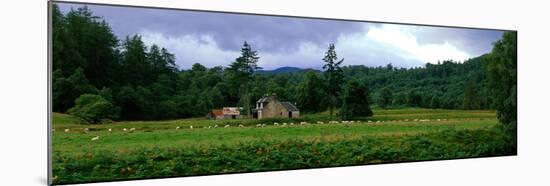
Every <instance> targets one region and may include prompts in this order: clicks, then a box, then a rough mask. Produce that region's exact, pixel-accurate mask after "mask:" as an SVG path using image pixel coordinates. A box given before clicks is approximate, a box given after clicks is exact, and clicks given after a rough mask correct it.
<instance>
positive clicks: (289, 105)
mask: <svg viewBox="0 0 550 186" xmlns="http://www.w3.org/2000/svg"><path fill="white" fill-rule="evenodd" d="M281 105H283V107H285V109H286V110H288V111H290V112H294V111H300V110H298V108H297V107H296V106H295V105H294V104H292V103H290V102H288V101H285V102H281Z"/></svg>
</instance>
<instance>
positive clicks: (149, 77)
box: [52, 5, 516, 123]
mask: <svg viewBox="0 0 550 186" xmlns="http://www.w3.org/2000/svg"><path fill="white" fill-rule="evenodd" d="M52 16H53V19H52V22H53V32H52V40H53V48H52V53H53V74H52V79H53V110H54V111H55V112H69V113H71V112H73V113H78V112H81V111H82V110H86V109H89V108H85V107H84V106H83V105H86V104H94V105H95V106H96V107H99V108H103V109H99V110H97V111H94V112H97V113H95V114H100V115H102V116H103V117H105V118H109V119H113V120H160V119H172V118H186V117H197V116H204V115H205V114H206V113H207V112H208V111H209V110H210V109H212V108H221V107H224V106H241V107H244V108H245V110H246V111H247V112H246V113H249V111H250V109H249V107H250V105H253V103H254V102H255V100H257V99H259V98H261V97H262V96H264V95H267V94H273V93H275V94H276V95H277V96H278V97H280V99H283V100H288V101H291V102H294V103H296V104H297V106H298V107H299V108H300V110H301V112H304V113H314V112H320V111H325V110H327V109H328V108H331V110H332V108H333V107H336V108H340V107H342V109H343V110H344V111H343V112H342V113H343V115H349V114H351V115H353V113H346V111H350V109H349V108H350V107H353V105H354V104H352V103H353V102H354V100H358V102H364V103H365V104H367V106H368V103H370V104H371V106H377V107H382V108H392V107H429V108H445V109H497V110H499V118H511V117H512V118H511V119H508V121H512V120H513V121H514V122H515V109H516V107H515V105H516V101H515V91H516V90H515V89H516V87H515V85H516V84H515V83H516V75H515V69H516V61H515V60H516V58H515V42H516V40H515V37H516V36H515V32H507V33H505V34H504V38H503V40H501V41H499V42H497V43H495V49H493V52H492V53H490V54H486V55H482V56H479V57H476V58H472V59H469V60H467V61H464V62H455V61H441V62H435V63H433V64H431V63H427V64H426V65H425V66H423V67H415V68H397V67H393V66H392V65H391V64H388V65H387V66H381V67H367V66H349V65H346V62H345V61H343V59H341V60H338V57H337V56H336V53H335V50H334V48H335V47H334V45H331V46H329V48H328V51H327V53H325V54H319V63H323V64H325V66H324V68H323V70H311V69H303V70H297V71H290V72H278V73H266V72H265V71H259V70H260V69H261V67H259V66H257V62H258V61H259V60H261V51H254V50H253V48H252V47H253V46H252V45H251V44H248V43H246V42H245V41H243V43H244V44H243V47H242V48H241V56H235V58H236V59H235V61H227V64H228V66H227V67H222V66H217V67H212V68H207V67H205V66H203V65H201V64H200V63H195V64H193V65H192V68H191V69H179V68H178V66H177V65H176V63H175V61H176V59H175V56H174V55H173V54H171V53H170V52H169V51H168V50H166V49H165V48H162V47H160V46H157V45H151V46H147V45H146V44H145V43H144V42H143V41H142V40H141V37H140V36H139V35H133V36H126V37H125V38H122V39H121V38H117V37H116V36H115V35H114V33H113V32H112V30H111V28H110V27H109V25H108V23H107V22H105V21H104V20H103V19H102V18H100V17H97V16H95V15H93V13H92V12H91V11H90V9H88V8H86V7H82V8H78V9H74V10H71V11H69V12H68V13H66V14H63V13H61V11H60V10H59V8H58V7H57V6H55V5H54V6H53V13H52ZM507 37H509V38H507ZM510 47H513V49H511V48H510ZM511 50H513V51H511ZM188 55H193V54H188ZM512 56H513V60H512V61H510V58H511V57H512ZM323 57H324V58H323ZM344 57H345V56H344ZM499 60H500V61H508V62H507V63H500V62H499ZM185 62H186V61H183V63H185ZM260 72H262V73H260ZM505 77H508V78H505ZM353 94H360V95H353ZM327 98H329V99H327ZM362 98H364V100H362ZM504 102H507V103H508V102H511V103H509V104H507V105H506V106H504V105H503V103H504ZM365 104H361V105H362V106H364V105H365ZM361 105H359V106H361ZM367 109H368V108H367ZM510 109H511V110H510ZM352 110H353V109H352ZM502 110H507V111H506V114H503V112H501V111H502ZM368 111H370V109H368ZM512 111H513V113H511V112H512ZM370 114H372V113H370ZM367 115H368V113H367ZM97 119H98V118H96V119H90V120H88V122H90V123H97V122H99V120H97ZM501 120H502V119H501Z"/></svg>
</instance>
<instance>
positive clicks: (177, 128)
mask: <svg viewBox="0 0 550 186" xmlns="http://www.w3.org/2000/svg"><path fill="white" fill-rule="evenodd" d="M125 129H126V128H125ZM179 129H180V126H177V127H176V130H179ZM125 131H126V130H125Z"/></svg>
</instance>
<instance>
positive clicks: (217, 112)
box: [212, 109, 223, 116]
mask: <svg viewBox="0 0 550 186" xmlns="http://www.w3.org/2000/svg"><path fill="white" fill-rule="evenodd" d="M212 115H214V116H223V110H222V109H212Z"/></svg>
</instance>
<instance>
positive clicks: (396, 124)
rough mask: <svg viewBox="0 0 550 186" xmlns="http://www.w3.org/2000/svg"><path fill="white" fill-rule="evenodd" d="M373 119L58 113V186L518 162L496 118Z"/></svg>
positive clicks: (478, 114) (400, 114)
mask: <svg viewBox="0 0 550 186" xmlns="http://www.w3.org/2000/svg"><path fill="white" fill-rule="evenodd" d="M373 112H374V116H373V117H369V118H364V119H360V120H353V121H346V122H342V121H338V120H336V119H334V120H332V119H331V117H330V116H329V115H328V114H327V113H319V114H310V115H307V114H306V115H304V116H303V117H301V118H296V119H292V120H291V119H266V120H251V119H236V120H208V119H205V118H192V119H180V120H167V121H122V122H111V123H105V124H98V125H84V124H79V121H78V120H77V119H76V118H74V117H72V116H70V115H66V114H60V113H53V135H52V136H53V140H52V142H53V175H54V183H57V184H63V183H80V182H90V181H91V182H93V181H105V180H127V179H141V178H160V177H173V176H189V175H205V174H220V173H237V172H251V171H268V170H285V169H300V168H312V167H331V166H346V165H363V164H379V163H389V162H408V161H422V160H439V159H455V158H472V157H485V156H500V155H513V154H515V153H516V150H515V145H514V144H513V143H512V141H513V140H512V139H510V138H509V136H507V135H506V133H505V132H503V130H502V129H501V124H499V122H498V120H497V118H496V113H495V111H490V110H444V109H420V108H403V109H387V110H384V109H374V110H373ZM329 121H333V122H329ZM335 121H337V122H335ZM275 123H277V124H275Z"/></svg>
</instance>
